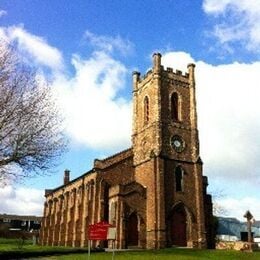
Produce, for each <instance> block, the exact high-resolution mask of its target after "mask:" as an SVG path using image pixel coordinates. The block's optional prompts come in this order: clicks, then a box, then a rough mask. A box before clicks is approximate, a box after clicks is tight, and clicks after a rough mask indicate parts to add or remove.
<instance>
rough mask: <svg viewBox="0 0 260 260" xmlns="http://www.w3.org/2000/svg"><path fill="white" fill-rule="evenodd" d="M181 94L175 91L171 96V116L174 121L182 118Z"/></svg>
mask: <svg viewBox="0 0 260 260" xmlns="http://www.w3.org/2000/svg"><path fill="white" fill-rule="evenodd" d="M179 113H180V108H179V96H178V94H177V93H176V92H174V93H173V94H172V96H171V117H172V120H173V121H179V120H180V115H179Z"/></svg>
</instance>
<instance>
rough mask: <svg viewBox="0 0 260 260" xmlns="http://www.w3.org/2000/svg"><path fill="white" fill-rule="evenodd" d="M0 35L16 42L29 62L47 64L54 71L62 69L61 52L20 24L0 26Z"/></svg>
mask: <svg viewBox="0 0 260 260" xmlns="http://www.w3.org/2000/svg"><path fill="white" fill-rule="evenodd" d="M0 36H1V37H2V38H3V39H5V40H7V41H9V42H11V43H13V42H16V43H17V45H18V50H19V51H21V52H22V53H23V54H24V55H23V57H24V58H26V59H28V60H29V62H32V63H33V64H35V63H36V64H37V65H44V66H47V67H49V68H50V69H52V70H54V71H59V70H62V68H63V58H62V54H61V52H60V51H59V50H58V49H57V48H55V47H53V46H50V45H49V44H48V43H47V41H46V40H45V39H44V38H42V37H39V36H36V35H33V34H31V33H29V32H27V31H26V30H25V29H24V28H23V27H22V26H10V27H0Z"/></svg>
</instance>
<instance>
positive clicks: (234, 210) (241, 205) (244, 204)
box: [217, 197, 260, 221]
mask: <svg viewBox="0 0 260 260" xmlns="http://www.w3.org/2000/svg"><path fill="white" fill-rule="evenodd" d="M217 202H218V203H219V205H221V206H222V207H223V208H224V209H225V210H226V212H227V214H226V217H235V218H237V219H239V220H240V221H245V220H246V219H245V218H244V217H243V216H244V214H245V212H246V211H247V210H249V211H250V212H251V213H252V215H253V216H254V218H255V219H256V220H259V219H260V209H259V199H257V198H254V197H244V198H241V199H237V198H224V199H219V200H218V201H217Z"/></svg>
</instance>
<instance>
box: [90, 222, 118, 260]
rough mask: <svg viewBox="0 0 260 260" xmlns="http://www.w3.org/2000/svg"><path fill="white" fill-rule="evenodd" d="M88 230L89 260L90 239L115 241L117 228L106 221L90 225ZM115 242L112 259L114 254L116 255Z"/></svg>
mask: <svg viewBox="0 0 260 260" xmlns="http://www.w3.org/2000/svg"><path fill="white" fill-rule="evenodd" d="M88 231H89V233H88V260H90V240H113V242H114V241H115V239H116V228H115V227H113V226H112V225H110V224H109V223H107V222H105V221H102V222H99V223H96V224H93V225H89V229H88ZM113 242H112V249H113V255H112V259H114V255H115V250H114V243H113Z"/></svg>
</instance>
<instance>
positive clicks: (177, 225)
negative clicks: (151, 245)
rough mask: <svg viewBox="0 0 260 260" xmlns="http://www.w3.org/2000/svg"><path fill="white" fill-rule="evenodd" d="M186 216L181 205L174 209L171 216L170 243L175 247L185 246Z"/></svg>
mask: <svg viewBox="0 0 260 260" xmlns="http://www.w3.org/2000/svg"><path fill="white" fill-rule="evenodd" d="M186 232H187V215H186V212H185V209H184V207H183V205H178V206H177V207H176V208H174V210H173V212H172V216H171V242H172V245H175V246H187V234H186Z"/></svg>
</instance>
